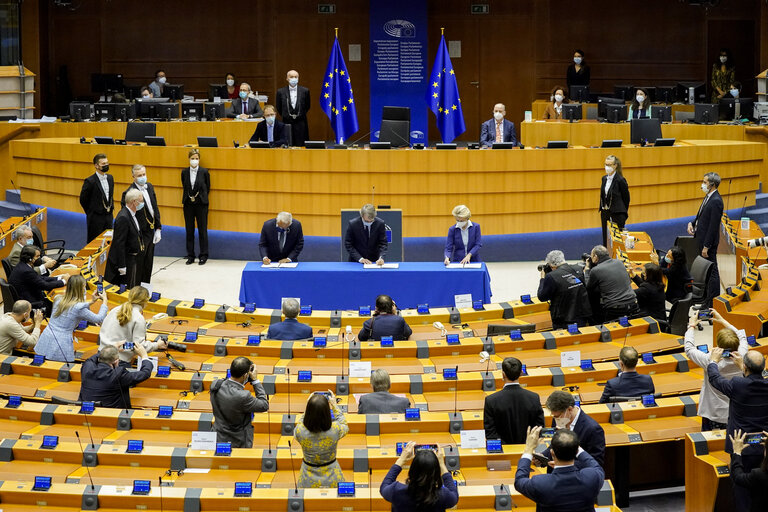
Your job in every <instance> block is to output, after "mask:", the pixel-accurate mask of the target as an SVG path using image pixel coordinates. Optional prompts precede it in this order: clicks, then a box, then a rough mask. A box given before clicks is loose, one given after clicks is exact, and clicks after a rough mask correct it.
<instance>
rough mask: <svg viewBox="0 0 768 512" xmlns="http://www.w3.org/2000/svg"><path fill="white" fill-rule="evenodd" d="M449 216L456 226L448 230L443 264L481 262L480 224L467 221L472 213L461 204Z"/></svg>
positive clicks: (481, 240) (481, 241)
mask: <svg viewBox="0 0 768 512" xmlns="http://www.w3.org/2000/svg"><path fill="white" fill-rule="evenodd" d="M451 215H453V218H454V219H456V224H455V225H453V226H451V227H450V228H448V237H447V238H446V240H445V251H444V255H445V264H446V265H448V264H449V263H451V262H453V263H461V264H465V263H469V262H470V261H473V262H475V261H482V260H481V259H480V248H481V247H482V246H483V239H482V235H481V233H480V224H477V223H473V222H472V221H471V220H469V218H470V217H471V216H472V213H471V212H470V211H469V208H467V207H466V206H464V205H463V204H460V205H458V206H456V207H455V208H454V209H453V211H452V212H451Z"/></svg>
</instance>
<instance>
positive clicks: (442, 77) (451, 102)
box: [426, 36, 467, 142]
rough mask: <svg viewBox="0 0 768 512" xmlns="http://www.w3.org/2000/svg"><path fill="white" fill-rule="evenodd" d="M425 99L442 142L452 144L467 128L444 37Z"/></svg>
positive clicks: (442, 37) (443, 37) (441, 40)
mask: <svg viewBox="0 0 768 512" xmlns="http://www.w3.org/2000/svg"><path fill="white" fill-rule="evenodd" d="M426 99H427V103H429V109H430V110H431V111H432V112H434V113H435V116H436V117H437V119H436V122H437V129H438V130H440V135H441V136H442V138H443V142H452V141H453V139H455V138H456V137H458V136H459V135H461V134H462V133H464V131H465V130H466V129H467V128H466V126H465V125H464V114H463V113H462V111H461V98H460V97H459V84H458V82H457V81H456V74H455V73H454V72H453V64H451V56H450V55H449V54H448V47H447V46H446V45H445V36H441V37H440V47H439V48H438V49H437V55H436V56H435V65H434V66H432V75H431V76H430V78H429V89H428V90H427V98H426Z"/></svg>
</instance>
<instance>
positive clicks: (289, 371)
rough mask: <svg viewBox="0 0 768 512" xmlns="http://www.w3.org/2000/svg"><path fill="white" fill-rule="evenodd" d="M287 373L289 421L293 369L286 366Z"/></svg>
mask: <svg viewBox="0 0 768 512" xmlns="http://www.w3.org/2000/svg"><path fill="white" fill-rule="evenodd" d="M285 373H286V374H287V375H288V421H290V420H291V369H290V368H286V369H285Z"/></svg>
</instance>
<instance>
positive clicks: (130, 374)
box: [78, 343, 152, 409]
mask: <svg viewBox="0 0 768 512" xmlns="http://www.w3.org/2000/svg"><path fill="white" fill-rule="evenodd" d="M134 350H135V351H136V354H138V356H139V357H140V358H141V365H140V368H139V370H138V371H135V372H134V371H128V368H127V367H126V366H121V365H120V364H119V363H120V359H119V358H118V353H117V347H113V346H111V345H108V346H106V347H103V348H102V349H101V351H100V352H99V353H98V354H96V355H93V356H91V357H90V358H88V359H86V360H85V362H83V367H82V370H81V373H80V376H81V379H82V382H81V384H80V396H79V398H78V400H83V401H87V402H101V405H102V407H114V408H116V409H130V408H131V394H130V392H129V390H130V388H132V387H133V386H135V385H136V384H139V383H140V382H144V381H145V380H147V379H148V378H150V377H151V376H152V361H150V360H149V359H148V358H147V351H146V350H145V349H144V347H143V346H142V344H141V343H136V345H135V348H134Z"/></svg>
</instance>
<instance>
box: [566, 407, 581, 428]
mask: <svg viewBox="0 0 768 512" xmlns="http://www.w3.org/2000/svg"><path fill="white" fill-rule="evenodd" d="M576 409H577V411H578V412H577V413H576V417H575V418H573V421H572V422H571V426H570V427H568V428H569V429H571V430H573V427H574V426H575V425H576V422H577V421H579V416H580V415H581V407H577V408H576Z"/></svg>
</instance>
